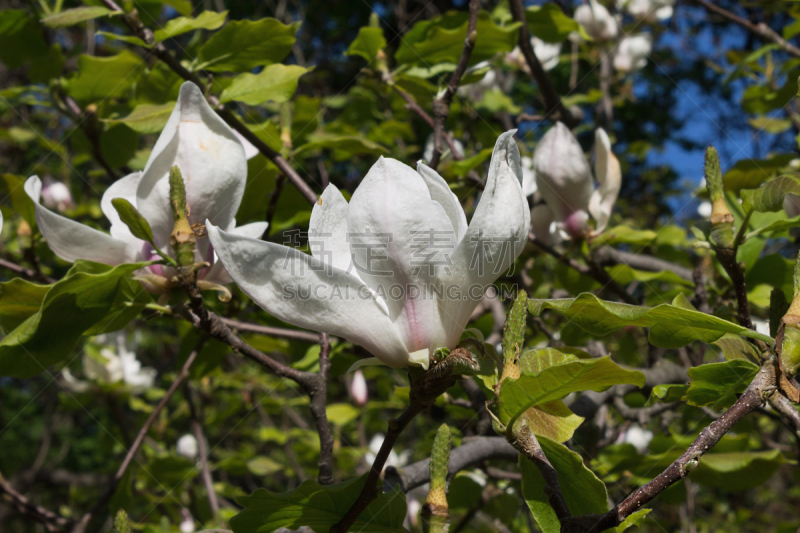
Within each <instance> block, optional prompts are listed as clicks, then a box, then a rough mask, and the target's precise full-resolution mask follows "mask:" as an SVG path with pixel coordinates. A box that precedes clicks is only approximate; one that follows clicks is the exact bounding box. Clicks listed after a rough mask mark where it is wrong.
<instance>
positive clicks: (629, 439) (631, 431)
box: [618, 424, 653, 453]
mask: <svg viewBox="0 0 800 533" xmlns="http://www.w3.org/2000/svg"><path fill="white" fill-rule="evenodd" d="M651 440H653V432H652V431H649V430H647V429H642V427H641V426H639V425H638V424H631V425H630V426H628V429H626V430H625V433H624V434H623V435H621V436H620V439H619V441H618V442H621V443H624V444H632V445H633V447H634V448H636V451H637V452H639V453H645V452H646V451H647V448H648V447H649V446H650V441H651Z"/></svg>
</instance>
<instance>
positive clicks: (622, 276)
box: [607, 263, 694, 287]
mask: <svg viewBox="0 0 800 533" xmlns="http://www.w3.org/2000/svg"><path fill="white" fill-rule="evenodd" d="M607 272H608V275H609V276H611V279H613V280H614V281H616V282H617V283H619V284H620V285H622V286H623V287H627V286H628V285H629V284H630V283H632V282H633V281H641V282H644V283H653V282H663V283H674V284H676V285H684V286H686V287H691V286H692V285H694V284H693V283H692V282H691V281H689V280H686V279H683V278H682V277H680V276H679V275H678V274H676V273H675V272H672V271H671V270H662V271H661V272H648V271H646V270H636V269H633V268H631V267H629V266H628V265H626V264H624V263H620V264H618V265H614V266H612V267H611V268H609V269H608V270H607Z"/></svg>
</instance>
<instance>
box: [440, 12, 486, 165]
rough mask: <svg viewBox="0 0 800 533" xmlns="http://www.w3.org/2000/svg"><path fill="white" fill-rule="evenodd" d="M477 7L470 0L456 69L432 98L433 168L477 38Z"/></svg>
mask: <svg viewBox="0 0 800 533" xmlns="http://www.w3.org/2000/svg"><path fill="white" fill-rule="evenodd" d="M479 8H480V1H479V0H470V2H469V21H468V22H467V35H466V37H465V38H464V48H463V50H461V57H459V58H458V63H456V69H455V71H453V75H452V76H451V77H450V82H449V83H448V84H447V88H446V89H445V90H444V93H442V95H441V96H440V97H438V98H434V100H433V117H434V119H433V157H432V158H431V160H430V162H429V163H428V164H429V165H430V167H431V168H432V169H434V170H436V167H438V166H439V160H440V159H441V157H442V137H443V136H444V125H445V122H446V121H447V116H448V115H449V114H450V104H451V103H452V102H453V96H454V95H455V94H456V91H457V90H458V84H459V83H460V82H461V77H462V76H463V75H464V72H465V71H466V70H467V64H468V63H469V58H470V56H471V55H472V49H473V48H475V41H476V40H477V39H478V32H477V31H476V28H477V26H478V9H479ZM453 154H454V156H455V152H453Z"/></svg>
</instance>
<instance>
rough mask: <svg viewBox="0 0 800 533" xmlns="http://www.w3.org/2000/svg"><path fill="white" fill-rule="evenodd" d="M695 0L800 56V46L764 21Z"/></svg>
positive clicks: (701, 0)
mask: <svg viewBox="0 0 800 533" xmlns="http://www.w3.org/2000/svg"><path fill="white" fill-rule="evenodd" d="M693 1H694V2H695V3H697V4H700V5H701V6H703V7H705V8H706V9H708V10H709V11H711V12H712V13H716V14H717V15H721V16H722V17H724V18H726V19H728V20H730V21H731V22H734V23H736V24H738V25H739V26H741V27H743V28H745V29H747V30H749V31H751V32H753V33H755V34H756V35H758V36H760V37H762V38H763V39H765V40H767V41H771V42H773V43H775V44H777V45H778V46H780V47H781V48H783V49H784V50H785V51H786V52H788V53H789V54H791V55H793V56H795V57H800V48H798V47H796V46H795V45H793V44H792V43H790V42H789V41H787V40H786V39H784V38H783V37H781V36H780V35H779V34H778V33H777V32H776V31H775V30H773V29H772V28H770V27H769V26H767V25H766V24H765V23H764V22H759V23H758V24H754V23H752V22H750V21H749V20H747V19H746V18H742V17H740V16H739V15H736V14H734V13H731V12H730V11H728V10H727V9H724V8H722V7H720V6H718V5H717V4H715V3H713V2H709V1H708V0H693Z"/></svg>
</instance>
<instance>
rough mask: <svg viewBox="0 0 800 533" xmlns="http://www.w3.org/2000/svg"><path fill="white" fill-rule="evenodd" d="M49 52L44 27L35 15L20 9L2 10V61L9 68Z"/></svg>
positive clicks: (0, 12) (0, 26)
mask: <svg viewBox="0 0 800 533" xmlns="http://www.w3.org/2000/svg"><path fill="white" fill-rule="evenodd" d="M47 52H48V47H47V43H46V42H45V40H44V38H43V37H42V28H41V26H40V25H39V23H38V22H37V21H36V20H34V18H33V17H31V16H30V15H29V14H28V13H26V12H25V11H22V10H19V9H3V10H1V11H0V61H2V62H3V63H5V65H6V66H7V67H8V68H10V69H15V68H19V67H21V66H22V65H24V64H26V63H28V62H30V61H33V60H34V59H36V58H39V57H43V56H45V55H46V54H47Z"/></svg>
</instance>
